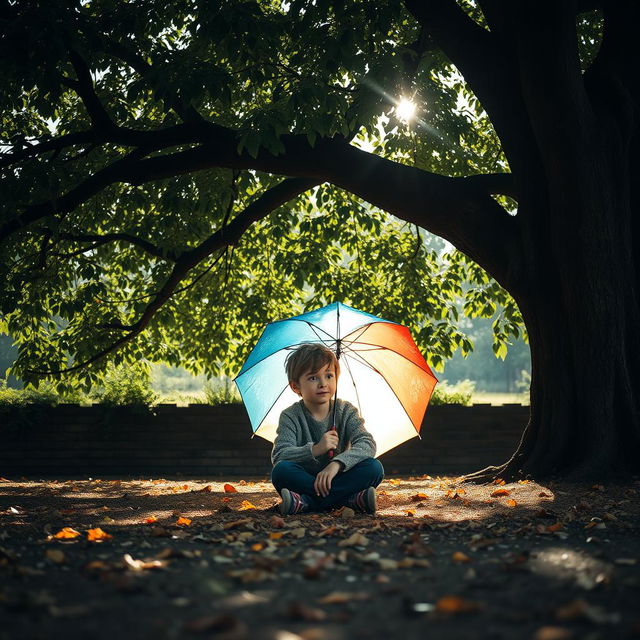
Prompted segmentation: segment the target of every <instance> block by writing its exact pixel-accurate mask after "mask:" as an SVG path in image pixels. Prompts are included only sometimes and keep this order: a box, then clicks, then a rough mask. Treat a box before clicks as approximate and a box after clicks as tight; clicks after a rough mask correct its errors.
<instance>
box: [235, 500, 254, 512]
mask: <svg viewBox="0 0 640 640" xmlns="http://www.w3.org/2000/svg"><path fill="white" fill-rule="evenodd" d="M257 508H258V507H256V505H255V504H251V502H249V501H248V500H243V501H242V504H241V505H240V506H239V507H238V511H247V509H257Z"/></svg>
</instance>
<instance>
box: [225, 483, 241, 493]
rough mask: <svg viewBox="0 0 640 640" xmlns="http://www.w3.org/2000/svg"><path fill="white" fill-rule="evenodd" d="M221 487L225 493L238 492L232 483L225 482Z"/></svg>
mask: <svg viewBox="0 0 640 640" xmlns="http://www.w3.org/2000/svg"><path fill="white" fill-rule="evenodd" d="M223 489H224V492H225V493H238V490H237V489H236V488H235V487H234V486H233V485H232V484H225V485H224V487H223Z"/></svg>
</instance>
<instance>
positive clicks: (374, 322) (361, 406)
mask: <svg viewBox="0 0 640 640" xmlns="http://www.w3.org/2000/svg"><path fill="white" fill-rule="evenodd" d="M303 343H322V344H324V345H326V346H328V347H330V348H331V349H333V350H334V352H335V353H336V355H337V356H338V358H339V360H340V379H339V380H338V392H337V395H338V396H339V397H340V398H342V399H343V400H347V401H349V402H351V403H352V404H353V405H354V406H356V407H357V408H358V410H359V411H360V415H361V416H362V418H364V421H365V427H366V429H367V430H368V431H369V432H370V433H371V435H372V436H373V438H374V439H375V441H376V445H377V455H382V454H383V453H384V452H385V451H389V449H392V448H393V447H396V446H397V445H399V444H401V443H402V442H405V441H406V440H408V439H409V438H413V437H414V436H417V435H419V433H420V427H421V425H422V419H423V417H424V412H425V411H426V408H427V404H428V403H429V398H430V397H431V393H432V392H433V388H434V387H435V385H436V383H437V380H436V378H435V376H434V375H433V373H432V372H431V369H430V368H429V365H428V364H427V363H426V362H425V359H424V358H423V356H422V354H421V353H420V351H419V350H418V347H417V346H416V344H415V342H414V341H413V338H412V337H411V335H410V333H409V330H408V329H407V327H405V326H403V325H401V324H398V323H396V322H391V321H390V320H384V319H382V318H378V317H376V316H373V315H371V314H369V313H365V312H364V311H358V310H357V309H353V308H352V307H349V306H347V305H345V304H342V303H341V302H334V303H332V304H330V305H328V306H326V307H323V308H321V309H316V310H314V311H310V312H308V313H303V314H302V315H299V316H294V317H292V318H287V319H286V320H279V321H277V322H270V323H269V324H267V326H266V327H265V329H264V331H263V333H262V335H261V336H260V339H259V340H258V342H257V343H256V345H255V347H254V348H253V350H252V351H251V353H250V354H249V357H248V358H247V360H246V362H245V363H244V365H243V367H242V369H241V370H240V373H239V374H238V376H237V377H236V378H235V383H236V385H237V386H238V389H239V391H240V395H241V396H242V400H243V401H244V404H245V407H246V409H247V412H248V414H249V419H250V421H251V427H252V429H253V432H254V435H258V436H261V437H262V438H265V439H266V440H269V441H271V442H273V441H274V440H275V437H276V430H277V428H278V420H279V418H280V413H281V412H282V411H283V409H286V408H287V407H289V406H291V405H292V404H293V403H294V402H297V401H298V400H299V399H300V397H299V396H298V395H297V394H296V393H295V392H293V391H292V390H291V388H290V387H289V382H288V379H287V374H286V371H285V366H284V363H285V359H286V357H287V355H288V354H289V352H290V351H291V350H293V349H295V348H296V347H298V346H299V345H300V344H303Z"/></svg>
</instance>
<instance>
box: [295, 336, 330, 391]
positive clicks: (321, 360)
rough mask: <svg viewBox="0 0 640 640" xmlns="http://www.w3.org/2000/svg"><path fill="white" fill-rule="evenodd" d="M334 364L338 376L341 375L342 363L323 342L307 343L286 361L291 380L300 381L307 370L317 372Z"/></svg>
mask: <svg viewBox="0 0 640 640" xmlns="http://www.w3.org/2000/svg"><path fill="white" fill-rule="evenodd" d="M328 364H332V365H333V368H334V370H335V372H336V378H337V377H338V376H339V375H340V363H339V362H338V358H336V354H335V353H334V352H333V351H332V350H331V349H329V347H325V346H324V345H323V344H315V343H305V344H301V345H300V346H299V347H297V348H296V349H295V350H294V351H292V352H291V353H290V354H289V355H288V356H287V359H286V360H285V361H284V366H285V368H286V370H287V377H288V378H289V382H296V383H297V382H298V380H300V377H301V376H302V375H303V374H304V373H306V372H307V371H311V372H313V373H315V372H316V371H320V369H322V367H326V366H327V365H328Z"/></svg>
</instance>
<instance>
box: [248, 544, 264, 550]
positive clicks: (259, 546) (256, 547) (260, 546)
mask: <svg viewBox="0 0 640 640" xmlns="http://www.w3.org/2000/svg"><path fill="white" fill-rule="evenodd" d="M265 546H266V545H265V543H264V542H256V543H255V544H252V545H251V551H262V550H263V549H264V548H265Z"/></svg>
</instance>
